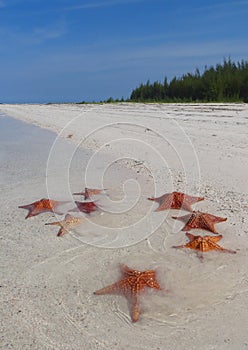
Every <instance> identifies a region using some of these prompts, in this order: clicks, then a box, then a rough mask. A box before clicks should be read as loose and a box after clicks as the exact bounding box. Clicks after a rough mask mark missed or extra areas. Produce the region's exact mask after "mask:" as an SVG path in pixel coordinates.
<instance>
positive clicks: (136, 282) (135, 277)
mask: <svg viewBox="0 0 248 350" xmlns="http://www.w3.org/2000/svg"><path fill="white" fill-rule="evenodd" d="M120 268H121V272H122V278H121V279H120V280H119V281H117V282H116V283H114V284H111V285H109V286H107V287H104V288H102V289H99V290H97V291H96V292H94V294H97V295H103V294H123V295H124V296H125V297H126V298H127V299H128V300H129V301H130V303H131V316H132V320H133V322H137V321H138V319H139V316H140V307H139V302H138V296H139V294H140V293H141V292H142V291H143V290H144V289H145V288H146V287H149V288H155V289H158V290H161V288H160V285H159V283H158V282H157V280H156V271H154V270H146V271H138V270H133V269H130V268H129V267H128V266H126V265H124V264H121V265H120Z"/></svg>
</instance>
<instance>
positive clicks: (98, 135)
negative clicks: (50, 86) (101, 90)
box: [0, 104, 248, 350]
mask: <svg viewBox="0 0 248 350" xmlns="http://www.w3.org/2000/svg"><path fill="white" fill-rule="evenodd" d="M0 111H2V112H4V113H6V114H8V115H10V116H13V117H15V118H19V119H23V120H24V121H27V122H29V123H33V124H34V123H36V124H38V125H40V126H41V127H43V128H48V129H50V130H53V131H55V132H57V133H60V132H61V136H62V137H61V138H59V139H57V138H56V136H57V135H56V134H55V133H53V132H50V131H46V130H42V129H40V128H38V127H34V126H32V125H30V124H24V123H22V122H20V121H17V120H14V119H11V118H5V117H3V116H0V123H1V128H0V133H1V146H2V147H1V152H0V159H1V177H0V181H1V183H0V185H1V194H2V199H3V203H5V205H4V206H3V207H2V210H1V223H0V225H1V249H2V252H1V260H2V264H1V265H2V266H3V268H2V269H1V270H2V278H1V281H2V282H1V292H2V293H1V308H2V311H1V319H2V329H3V331H2V332H1V333H2V335H1V338H0V339H1V342H0V344H1V347H2V348H3V349H4V348H6V349H8V348H13V349H20V348H24V349H29V348H30V349H82V348H85V349H126V348H129V349H137V348H138V349H165V348H166V349H173V350H174V349H175V350H177V349H180V350H181V349H186V348H188V349H199V348H201V349H203V350H204V349H206V350H207V349H234V348H236V349H246V348H248V338H247V327H246V324H247V321H248V317H247V311H246V307H245V306H246V302H247V294H248V278H247V272H248V267H247V250H248V243H247V234H248V229H247V220H248V200H247V198H248V185H247V180H246V178H247V175H246V174H247V171H248V160H247V146H248V141H247V133H246V129H247V117H248V107H247V106H246V105H236V104H233V105H232V104H229V105H142V104H140V105H139V104H137V105H126V104H118V105H102V106H101V105H99V106H94V105H86V106H75V105H55V106H53V105H51V106H44V105H20V106H18V105H2V106H1V107H0ZM82 115H83V118H82ZM75 117H76V119H74V120H73V118H75ZM71 120H73V121H72V122H71V123H70V124H69V125H67V123H68V122H70V121H71ZM110 123H111V124H112V125H109V124H110ZM66 125H67V127H66V128H64V127H65V126H66ZM70 135H72V136H70ZM68 136H69V137H68ZM120 158H121V159H120ZM123 158H125V159H123ZM84 182H85V183H86V184H87V185H89V187H104V188H108V191H107V195H108V196H106V195H105V194H104V195H101V196H99V197H98V199H97V200H98V204H99V206H100V207H101V209H102V211H101V212H97V213H95V214H92V215H91V216H90V217H88V218H87V219H85V222H84V223H83V224H82V225H81V226H80V227H79V228H77V229H75V230H73V231H72V232H71V233H69V234H67V235H65V236H63V237H61V238H59V237H57V236H56V233H57V228H56V227H55V226H45V225H44V224H45V223H47V222H51V221H55V220H54V219H56V220H57V219H60V218H61V217H59V216H57V217H54V216H53V215H52V214H51V213H45V214H41V215H39V216H36V217H33V218H30V219H28V220H24V217H25V215H26V211H24V210H23V209H17V207H18V205H21V204H27V203H31V202H33V201H35V200H37V199H40V198H42V197H48V196H49V197H50V198H54V199H59V200H64V199H68V200H70V201H72V200H73V198H74V199H77V200H81V199H82V198H81V197H76V196H75V197H73V196H72V192H75V191H80V190H82V189H83V186H84ZM123 185H124V186H123ZM172 190H180V191H184V192H187V193H189V194H194V195H198V194H199V195H201V196H204V197H205V200H204V201H203V202H199V203H198V204H197V205H195V206H194V207H195V208H198V209H200V210H203V211H206V212H210V213H212V214H215V215H219V216H223V217H228V220H227V222H225V223H221V224H218V225H216V227H217V228H218V231H219V233H220V234H223V238H222V240H221V241H220V242H219V243H220V245H222V246H223V247H225V248H231V249H235V250H237V254H235V255H232V254H220V253H218V252H210V253H206V254H205V256H204V260H203V262H201V261H200V260H199V258H198V257H197V256H196V254H195V252H193V251H189V250H175V249H172V248H171V247H172V246H173V245H179V244H184V243H185V242H186V241H187V239H186V237H185V233H184V232H182V231H181V228H182V226H183V224H182V223H180V222H178V221H175V220H173V219H172V218H171V216H172V215H178V214H185V212H182V213H179V211H175V210H170V211H166V212H165V211H164V212H160V213H155V212H153V210H154V209H155V208H156V204H154V203H152V202H150V201H147V199H146V198H147V197H150V196H152V195H155V194H156V195H161V194H163V193H165V192H170V191H172ZM72 205H73V203H72V202H71V203H70V204H69V208H71V206H72ZM67 209H68V208H66V210H67ZM66 210H65V211H66ZM193 233H195V234H204V233H205V232H204V231H201V230H195V232H193ZM121 262H123V263H125V264H127V265H129V266H130V267H133V268H136V269H148V268H149V269H150V268H155V269H156V270H157V274H158V280H159V282H160V283H161V286H162V287H163V288H164V289H168V290H169V291H168V293H167V292H165V291H162V292H154V291H147V293H144V295H143V296H142V297H141V307H142V313H141V316H140V320H139V322H137V323H136V324H133V323H132V322H131V319H130V312H129V307H128V304H127V301H126V300H125V298H123V297H118V296H96V295H93V292H94V291H95V290H97V289H100V288H102V287H103V286H105V285H108V284H111V283H112V282H114V281H115V280H116V279H117V278H118V277H119V275H120V273H119V263H121ZM137 344H139V345H137Z"/></svg>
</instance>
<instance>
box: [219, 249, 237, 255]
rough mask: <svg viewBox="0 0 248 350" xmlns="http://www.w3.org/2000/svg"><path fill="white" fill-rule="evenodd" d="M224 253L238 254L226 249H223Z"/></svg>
mask: <svg viewBox="0 0 248 350" xmlns="http://www.w3.org/2000/svg"><path fill="white" fill-rule="evenodd" d="M222 251H223V252H224V253H231V254H236V253H237V252H236V250H232V249H225V248H222Z"/></svg>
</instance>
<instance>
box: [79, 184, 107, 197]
mask: <svg viewBox="0 0 248 350" xmlns="http://www.w3.org/2000/svg"><path fill="white" fill-rule="evenodd" d="M103 191H105V189H104V188H103V189H97V188H87V187H85V189H84V192H76V193H73V194H75V195H81V196H84V199H89V198H90V197H91V196H94V195H96V194H100V193H102V192H103Z"/></svg>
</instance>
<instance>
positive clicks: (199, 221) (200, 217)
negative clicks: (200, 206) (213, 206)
mask: <svg viewBox="0 0 248 350" xmlns="http://www.w3.org/2000/svg"><path fill="white" fill-rule="evenodd" d="M172 218H173V219H177V220H181V221H183V222H185V223H186V225H185V226H184V227H183V229H182V231H188V230H190V229H194V228H200V229H203V230H207V231H210V232H213V233H216V234H217V233H218V232H217V231H216V229H215V227H214V225H215V224H217V223H219V222H223V221H226V220H227V218H221V217H219V216H215V215H212V214H208V213H202V212H201V211H193V213H192V214H187V215H184V216H179V217H177V216H172Z"/></svg>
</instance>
